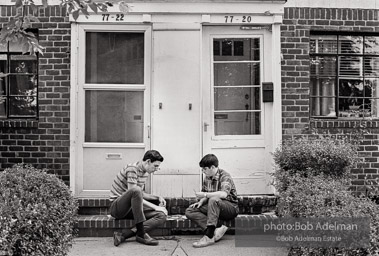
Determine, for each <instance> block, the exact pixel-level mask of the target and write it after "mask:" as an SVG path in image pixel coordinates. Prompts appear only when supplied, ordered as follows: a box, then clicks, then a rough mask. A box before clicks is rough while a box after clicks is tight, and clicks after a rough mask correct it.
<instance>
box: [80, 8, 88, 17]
mask: <svg viewBox="0 0 379 256" xmlns="http://www.w3.org/2000/svg"><path fill="white" fill-rule="evenodd" d="M80 10H81V11H82V13H83V14H84V15H85V16H89V13H88V11H87V8H82V9H80Z"/></svg>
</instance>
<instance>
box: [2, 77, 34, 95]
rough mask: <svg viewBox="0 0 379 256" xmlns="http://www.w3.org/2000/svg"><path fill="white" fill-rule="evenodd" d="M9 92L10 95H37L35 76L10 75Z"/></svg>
mask: <svg viewBox="0 0 379 256" xmlns="http://www.w3.org/2000/svg"><path fill="white" fill-rule="evenodd" d="M9 83H10V86H9V90H10V94H11V95H28V96H36V95H37V87H38V83H37V76H35V75H32V76H31V75H17V76H16V75H10V76H9Z"/></svg>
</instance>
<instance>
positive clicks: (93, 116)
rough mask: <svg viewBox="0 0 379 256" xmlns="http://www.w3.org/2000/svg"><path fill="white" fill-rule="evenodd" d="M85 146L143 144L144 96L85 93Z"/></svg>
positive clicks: (97, 92) (135, 94)
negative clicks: (97, 144)
mask: <svg viewBox="0 0 379 256" xmlns="http://www.w3.org/2000/svg"><path fill="white" fill-rule="evenodd" d="M85 108H86V109H85V141H86V142H143V127H144V122H143V120H144V117H143V92H131V91H86V94H85Z"/></svg>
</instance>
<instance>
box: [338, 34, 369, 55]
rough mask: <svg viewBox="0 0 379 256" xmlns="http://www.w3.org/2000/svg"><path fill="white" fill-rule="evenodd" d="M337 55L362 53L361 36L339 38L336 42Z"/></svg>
mask: <svg viewBox="0 0 379 256" xmlns="http://www.w3.org/2000/svg"><path fill="white" fill-rule="evenodd" d="M338 49H339V51H338V52H339V53H350V54H361V53H363V37H362V36H340V37H339V41H338Z"/></svg>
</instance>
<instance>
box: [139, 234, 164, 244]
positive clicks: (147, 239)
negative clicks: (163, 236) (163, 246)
mask: <svg viewBox="0 0 379 256" xmlns="http://www.w3.org/2000/svg"><path fill="white" fill-rule="evenodd" d="M136 241H137V242H138V243H141V244H146V245H158V244H159V242H158V240H156V239H154V238H152V237H151V236H149V234H148V233H145V234H144V235H143V237H140V236H138V235H136Z"/></svg>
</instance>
